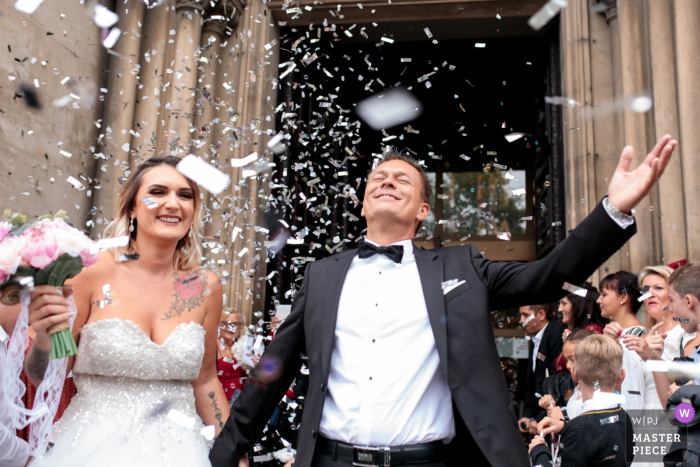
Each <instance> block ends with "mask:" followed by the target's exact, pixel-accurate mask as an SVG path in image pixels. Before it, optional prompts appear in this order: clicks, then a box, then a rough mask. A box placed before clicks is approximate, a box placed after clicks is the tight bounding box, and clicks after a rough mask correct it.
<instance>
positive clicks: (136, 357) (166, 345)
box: [73, 318, 204, 381]
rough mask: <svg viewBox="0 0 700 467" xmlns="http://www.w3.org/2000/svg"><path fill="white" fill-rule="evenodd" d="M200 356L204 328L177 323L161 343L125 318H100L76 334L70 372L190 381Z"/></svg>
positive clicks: (199, 366)
mask: <svg viewBox="0 0 700 467" xmlns="http://www.w3.org/2000/svg"><path fill="white" fill-rule="evenodd" d="M203 356H204V328H203V327H202V326H201V325H200V324H198V323H195V322H192V323H182V324H179V325H178V326H177V327H176V328H175V329H174V330H173V331H172V333H171V334H170V335H169V336H168V338H167V339H165V342H163V344H162V345H158V344H156V343H155V342H153V341H152V340H151V339H150V338H149V337H148V336H147V335H146V334H145V333H144V332H143V330H142V329H141V328H140V327H139V326H138V325H136V324H135V323H133V322H132V321H129V320H121V319H118V318H115V319H104V320H101V321H96V322H94V323H89V324H86V325H85V326H84V327H83V330H82V332H81V333H80V345H79V348H78V355H77V356H76V357H75V365H74V367H73V373H74V374H76V375H80V374H89V375H100V376H123V377H126V378H135V379H147V380H184V381H192V380H194V379H195V378H197V376H198V375H199V370H200V368H201V366H202V357H203Z"/></svg>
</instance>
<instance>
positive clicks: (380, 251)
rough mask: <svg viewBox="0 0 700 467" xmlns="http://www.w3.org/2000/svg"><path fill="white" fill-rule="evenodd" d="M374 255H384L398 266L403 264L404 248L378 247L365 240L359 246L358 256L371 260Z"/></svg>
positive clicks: (397, 246) (398, 246)
mask: <svg viewBox="0 0 700 467" xmlns="http://www.w3.org/2000/svg"><path fill="white" fill-rule="evenodd" d="M374 255H384V256H386V257H387V258H389V259H390V260H392V261H393V262H395V263H396V264H401V260H402V259H403V246H401V245H389V246H376V245H374V244H372V243H369V242H366V241H364V240H362V241H361V242H360V243H359V244H358V245H357V256H359V257H360V258H362V259H364V258H369V257H372V256H374Z"/></svg>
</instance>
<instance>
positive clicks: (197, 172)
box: [177, 154, 230, 195]
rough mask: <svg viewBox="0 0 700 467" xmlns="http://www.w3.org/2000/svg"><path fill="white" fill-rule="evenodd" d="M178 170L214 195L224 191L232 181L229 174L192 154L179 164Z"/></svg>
mask: <svg viewBox="0 0 700 467" xmlns="http://www.w3.org/2000/svg"><path fill="white" fill-rule="evenodd" d="M177 170H178V171H179V172H180V173H181V174H182V175H184V176H185V177H187V178H189V179H190V180H194V181H195V182H197V183H198V184H200V185H202V186H203V187H204V188H205V189H206V190H207V191H209V192H210V193H212V194H214V195H218V194H219V193H221V192H222V191H224V190H225V189H226V187H227V186H228V185H229V182H230V179H229V176H228V175H226V174H225V173H223V172H222V171H220V170H219V169H217V168H215V167H213V166H212V165H211V164H208V163H206V162H204V161H203V160H202V159H200V158H199V157H197V156H194V155H192V154H188V155H187V156H185V158H184V159H182V160H181V161H180V162H179V163H178V164H177Z"/></svg>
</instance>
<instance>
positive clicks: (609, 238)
mask: <svg viewBox="0 0 700 467" xmlns="http://www.w3.org/2000/svg"><path fill="white" fill-rule="evenodd" d="M676 144H677V142H676V141H675V140H671V137H670V136H668V135H666V136H664V137H663V138H661V139H660V140H659V142H658V143H657V144H656V146H655V147H654V149H653V150H652V151H651V152H650V153H649V154H648V155H647V157H646V159H645V160H644V162H642V164H640V165H639V167H637V168H636V169H635V170H633V171H631V172H630V171H628V169H629V167H630V163H631V161H632V158H633V155H634V150H633V149H632V147H631V146H626V147H625V149H624V150H623V151H622V155H621V156H620V162H619V164H618V166H617V169H616V170H615V173H614V175H613V177H612V179H611V180H610V185H609V187H608V193H609V197H608V200H607V203H609V205H608V206H607V207H604V206H603V204H602V203H601V204H599V205H598V206H597V207H596V208H595V209H594V210H593V212H592V213H591V214H590V215H589V216H588V217H586V219H584V220H583V222H581V223H580V224H579V225H578V227H576V229H574V230H573V231H572V232H571V234H570V235H569V237H568V238H567V239H566V240H564V241H563V242H562V243H561V244H559V245H557V247H556V248H554V250H552V252H551V253H549V255H547V256H546V257H545V258H543V259H541V260H539V261H535V262H534V263H530V264H523V263H508V262H494V261H489V260H487V259H484V258H483V257H482V256H481V254H479V252H478V250H477V249H476V247H474V246H473V245H472V246H471V247H470V248H471V249H470V251H469V255H470V259H471V261H472V264H473V265H474V268H475V269H476V272H477V275H478V276H479V279H480V280H481V281H482V282H483V283H484V285H486V287H487V288H488V291H489V302H490V305H491V309H499V308H508V307H513V306H522V305H529V304H536V303H546V302H551V301H555V300H557V299H559V298H561V297H563V296H564V295H565V293H566V292H565V291H564V290H562V286H563V285H564V282H570V283H572V284H580V283H581V282H583V281H584V280H585V279H586V278H588V277H589V276H590V275H591V274H592V273H593V272H594V271H595V270H596V269H597V268H598V267H599V266H600V265H601V264H603V262H605V260H607V259H608V258H609V257H610V256H612V254H613V253H615V252H616V251H617V250H619V249H620V247H622V245H624V243H625V242H626V241H627V240H629V238H630V237H632V235H634V234H635V233H636V231H637V230H636V226H635V225H630V226H628V227H626V228H623V227H621V226H620V225H619V224H618V222H616V221H615V220H613V218H612V216H613V213H614V212H616V210H617V211H618V212H622V213H630V212H631V211H632V209H633V208H634V207H635V206H636V205H637V204H638V203H639V202H640V201H641V200H642V198H644V197H645V196H646V195H647V194H648V193H649V191H650V190H651V188H652V187H653V186H654V184H655V183H656V180H658V178H659V177H660V176H661V174H662V173H663V171H664V169H665V168H666V165H667V164H668V161H669V159H670V158H671V153H672V152H673V149H674V148H675V147H676Z"/></svg>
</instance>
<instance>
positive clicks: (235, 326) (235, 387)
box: [216, 310, 250, 405]
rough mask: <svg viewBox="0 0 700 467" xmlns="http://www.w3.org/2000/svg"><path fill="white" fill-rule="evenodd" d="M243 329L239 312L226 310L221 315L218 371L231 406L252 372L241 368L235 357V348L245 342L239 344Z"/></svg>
mask: <svg viewBox="0 0 700 467" xmlns="http://www.w3.org/2000/svg"><path fill="white" fill-rule="evenodd" d="M242 328H243V323H242V320H241V314H240V312H239V311H238V310H224V311H223V312H222V313H221V319H220V320H219V342H220V344H219V348H218V357H217V360H216V369H217V372H218V375H219V381H220V382H221V385H222V386H223V388H224V394H226V399H227V400H228V402H229V405H231V404H232V403H233V401H234V400H235V399H236V397H237V396H238V394H240V393H241V390H242V389H243V386H245V383H246V380H247V379H248V371H250V368H247V367H244V366H241V363H240V362H239V361H238V360H237V359H236V358H235V356H234V353H235V351H234V346H236V347H238V346H240V345H242V344H243V342H237V341H238V340H239V339H240V336H241V334H242V332H241V331H242ZM244 339H245V337H244ZM236 344H238V345H236ZM239 359H240V356H239Z"/></svg>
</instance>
